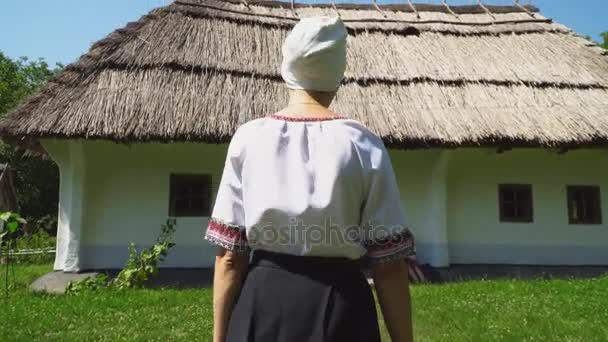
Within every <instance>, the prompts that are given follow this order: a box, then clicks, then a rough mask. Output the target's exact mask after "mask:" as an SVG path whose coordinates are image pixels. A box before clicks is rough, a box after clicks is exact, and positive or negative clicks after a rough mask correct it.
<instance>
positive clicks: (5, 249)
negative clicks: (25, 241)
mask: <svg viewBox="0 0 608 342" xmlns="http://www.w3.org/2000/svg"><path fill="white" fill-rule="evenodd" d="M0 224H2V230H1V231H0V251H1V252H2V255H1V256H2V257H3V259H4V264H5V265H6V267H5V270H4V288H5V295H6V296H7V297H8V289H9V281H8V276H9V268H10V267H11V256H10V252H11V251H12V250H14V249H15V245H16V240H17V237H18V236H19V232H20V231H22V230H23V227H24V226H25V225H26V224H27V222H26V221H25V220H24V219H23V218H22V217H21V215H19V214H18V213H14V212H10V211H7V212H3V213H0ZM0 259H2V258H0ZM12 270H13V283H14V282H15V269H14V268H13V269H12Z"/></svg>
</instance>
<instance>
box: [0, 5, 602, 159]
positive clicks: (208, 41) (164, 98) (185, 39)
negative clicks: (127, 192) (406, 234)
mask: <svg viewBox="0 0 608 342" xmlns="http://www.w3.org/2000/svg"><path fill="white" fill-rule="evenodd" d="M248 4H249V5H248V6H246V5H244V4H243V3H242V2H230V1H218V0H180V1H176V2H175V3H174V4H171V5H169V6H167V7H164V8H161V9H158V10H155V11H153V12H152V13H151V14H149V15H147V16H144V17H143V18H142V19H140V20H139V21H138V22H135V23H131V24H129V25H127V27H125V28H123V29H120V30H117V31H115V32H114V33H112V34H110V35H109V36H108V37H107V38H105V39H103V40H102V41H100V42H98V43H96V44H95V45H94V46H93V47H92V48H91V50H90V51H89V52H88V53H87V54H85V55H84V56H82V57H81V58H80V59H79V60H78V61H77V62H76V63H74V64H72V65H70V66H68V67H67V68H66V69H65V71H64V72H63V73H61V74H60V75H59V76H58V77H57V78H56V79H54V80H53V81H52V82H50V83H49V84H48V85H47V86H46V87H45V88H44V89H43V90H42V91H40V92H39V93H38V94H36V95H34V96H33V97H31V98H30V99H29V100H28V101H27V102H26V103H24V104H23V105H22V106H20V107H19V108H18V109H17V110H16V111H14V112H13V113H11V114H10V115H8V116H7V117H6V118H5V119H3V120H2V121H1V122H0V134H2V135H3V136H4V137H5V139H8V140H12V141H15V140H22V141H29V142H31V141H32V139H38V138H41V137H61V138H89V139H109V140H114V141H121V142H132V141H203V142H226V141H228V140H229V139H230V137H231V135H232V133H233V132H234V131H235V129H236V127H238V125H239V124H241V123H243V122H245V121H247V120H250V119H253V118H256V117H260V116H264V115H267V114H269V113H271V112H273V111H276V110H278V109H280V108H281V107H282V106H283V105H284V104H285V103H286V98H287V92H286V89H285V88H284V86H283V83H282V80H281V78H280V74H279V64H280V59H281V53H280V48H281V44H282V42H283V40H284V38H285V36H286V35H287V33H288V32H289V29H290V28H291V27H292V26H293V25H294V23H296V22H297V20H298V17H305V16H309V15H316V14H332V12H333V13H335V11H336V9H333V8H332V6H308V5H306V6H305V5H300V4H296V6H295V7H294V8H293V9H292V8H291V6H290V4H289V3H283V2H267V1H266V2H252V1H249V2H248ZM414 9H415V10H414ZM337 11H338V12H339V14H340V15H341V17H342V18H343V20H344V21H345V23H346V25H347V28H348V30H349V33H350V35H351V37H350V38H349V43H348V63H349V64H348V68H347V73H346V79H345V81H344V86H343V87H342V88H341V90H340V91H339V93H338V97H337V100H336V102H335V104H334V105H333V109H334V110H335V111H337V112H338V113H341V114H344V115H348V116H351V117H353V118H355V119H358V120H360V121H362V122H363V123H364V124H366V125H367V126H368V127H370V128H371V129H372V130H373V131H375V132H376V133H378V134H380V135H381V136H382V137H383V138H384V140H385V141H386V142H387V143H388V144H389V145H391V146H393V147H406V148H407V147H420V146H481V145H509V146H512V145H518V146H519V145H525V146H564V145H566V146H589V145H606V143H608V57H607V56H606V51H605V50H603V49H601V48H599V47H597V46H596V45H594V44H593V43H591V42H589V41H587V40H585V39H584V38H581V37H579V36H577V35H575V34H574V33H573V32H572V31H571V30H569V29H568V28H566V27H564V26H562V25H559V24H556V23H553V22H552V21H551V20H550V19H547V18H545V17H543V16H542V15H540V14H539V13H538V12H537V10H536V9H535V8H532V7H516V6H514V7H508V6H500V7H496V6H494V7H492V6H484V7H483V8H482V7H480V6H460V7H450V8H449V9H448V8H447V7H445V6H435V5H415V6H414V8H412V7H410V6H409V5H407V4H405V5H388V6H380V11H379V10H377V9H375V8H374V7H373V6H371V5H369V6H362V5H338V7H337ZM296 15H297V16H296Z"/></svg>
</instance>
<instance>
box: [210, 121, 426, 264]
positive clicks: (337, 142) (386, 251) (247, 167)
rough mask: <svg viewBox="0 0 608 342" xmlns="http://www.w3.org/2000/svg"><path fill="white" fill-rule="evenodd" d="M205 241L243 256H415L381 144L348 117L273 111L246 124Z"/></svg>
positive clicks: (231, 150) (374, 258)
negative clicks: (301, 115) (251, 252)
mask: <svg viewBox="0 0 608 342" xmlns="http://www.w3.org/2000/svg"><path fill="white" fill-rule="evenodd" d="M205 239H207V240H208V241H210V242H212V243H214V244H216V245H219V246H222V247H223V248H226V249H229V250H237V251H243V252H247V251H249V250H251V249H263V250H268V251H273V252H279V253H288V254H295V255H303V256H304V255H307V256H328V257H347V258H350V259H359V258H362V257H365V258H368V260H369V261H370V262H382V261H387V260H393V259H395V258H403V257H409V256H413V255H414V237H413V235H412V233H411V232H410V231H409V230H408V228H407V227H406V219H405V214H404V210H403V206H402V203H401V196H400V194H399V189H398V186H397V182H396V179H395V175H394V171H393V168H392V165H391V161H390V159H389V155H388V153H387V151H386V148H385V147H384V144H383V143H382V140H381V139H380V138H378V137H377V136H376V135H375V134H373V133H372V132H371V131H369V130H368V129H367V128H365V127H364V126H363V125H362V124H361V123H359V122H357V121H355V120H352V119H348V118H341V117H335V118H313V117H304V118H294V117H285V116H280V115H277V114H273V115H271V116H267V117H264V118H261V119H256V120H252V121H250V122H247V123H245V124H244V125H242V126H240V127H239V128H238V130H237V131H236V133H235V134H234V136H233V138H232V141H231V142H230V145H229V147H228V155H227V157H226V163H225V166H224V171H223V175H222V179H221V181H220V184H219V188H218V192H217V197H216V200H215V205H214V208H213V213H212V217H211V218H210V220H209V224H208V226H207V232H206V234H205Z"/></svg>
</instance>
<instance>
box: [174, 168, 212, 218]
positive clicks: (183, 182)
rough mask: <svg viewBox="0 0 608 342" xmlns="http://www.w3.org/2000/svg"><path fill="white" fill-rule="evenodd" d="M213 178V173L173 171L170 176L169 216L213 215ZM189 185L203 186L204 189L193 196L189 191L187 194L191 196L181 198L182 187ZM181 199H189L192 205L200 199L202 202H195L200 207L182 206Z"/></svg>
mask: <svg viewBox="0 0 608 342" xmlns="http://www.w3.org/2000/svg"><path fill="white" fill-rule="evenodd" d="M212 180H213V178H212V175H211V174H192V173H172V174H171V175H170V176H169V216H170V217H209V216H210V215H211V207H212V203H211V200H212V192H213V188H212V187H213V184H212ZM196 183H198V184H196ZM201 183H202V185H201ZM188 186H190V187H193V186H202V190H203V191H201V193H200V195H197V196H193V195H192V193H189V194H187V195H189V197H188V196H187V197H185V198H180V194H179V192H180V188H182V187H188ZM182 192H183V190H182ZM181 201H188V203H189V205H190V206H192V201H200V204H198V205H197V204H195V206H197V207H198V208H192V207H190V208H187V207H180V206H179V203H180V202H181Z"/></svg>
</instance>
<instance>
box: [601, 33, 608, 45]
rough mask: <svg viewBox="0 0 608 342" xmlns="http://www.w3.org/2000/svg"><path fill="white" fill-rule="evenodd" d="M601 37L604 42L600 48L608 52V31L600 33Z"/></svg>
mask: <svg viewBox="0 0 608 342" xmlns="http://www.w3.org/2000/svg"><path fill="white" fill-rule="evenodd" d="M600 37H602V39H603V40H604V42H603V43H600V46H601V47H603V48H604V49H606V50H608V31H606V32H602V33H600Z"/></svg>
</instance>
